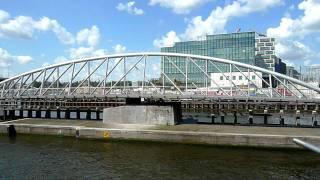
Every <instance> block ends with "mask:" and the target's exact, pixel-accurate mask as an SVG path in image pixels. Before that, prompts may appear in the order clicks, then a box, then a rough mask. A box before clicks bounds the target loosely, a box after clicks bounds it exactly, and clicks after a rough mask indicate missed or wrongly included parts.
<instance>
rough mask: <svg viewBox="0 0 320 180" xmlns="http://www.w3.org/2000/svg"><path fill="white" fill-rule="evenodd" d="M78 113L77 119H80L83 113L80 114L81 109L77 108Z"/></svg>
mask: <svg viewBox="0 0 320 180" xmlns="http://www.w3.org/2000/svg"><path fill="white" fill-rule="evenodd" d="M76 114H77V117H76V119H78V120H79V119H80V115H81V114H80V109H77V110H76Z"/></svg>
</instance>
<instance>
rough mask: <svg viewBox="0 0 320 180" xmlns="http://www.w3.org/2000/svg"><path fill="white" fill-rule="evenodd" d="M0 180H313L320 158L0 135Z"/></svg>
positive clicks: (291, 152) (294, 152) (274, 151)
mask: <svg viewBox="0 0 320 180" xmlns="http://www.w3.org/2000/svg"><path fill="white" fill-rule="evenodd" d="M0 159H1V161H0V172H1V173H0V178H3V179H8V178H10V179H12V178H13V179H21V178H27V179H34V178H42V179H44V178H45V179H57V178H62V179H65V178H71V177H72V178H87V179H88V178H90V179H101V178H112V179H114V178H116V179H142V178H143V179H150V178H152V179H204V178H205V179H209V178H210V179H316V178H319V177H320V156H318V155H317V154H314V153H312V152H308V151H302V150H283V149H282V150H278V149H254V148H234V147H214V146H193V145H181V144H164V143H147V142H107V141H98V140H84V139H82V140H79V139H74V138H66V137H50V136H42V137H41V136H21V135H20V136H18V137H17V138H16V139H15V140H10V139H9V138H8V137H6V136H0Z"/></svg>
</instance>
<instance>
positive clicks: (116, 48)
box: [113, 44, 127, 54]
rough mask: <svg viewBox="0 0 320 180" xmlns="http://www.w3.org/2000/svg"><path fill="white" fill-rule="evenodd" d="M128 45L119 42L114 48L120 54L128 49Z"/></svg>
mask: <svg viewBox="0 0 320 180" xmlns="http://www.w3.org/2000/svg"><path fill="white" fill-rule="evenodd" d="M126 49H127V48H126V47H125V46H123V45H121V44H117V45H115V46H113V50H114V52H115V53H116V54H120V53H123V52H125V51H126Z"/></svg>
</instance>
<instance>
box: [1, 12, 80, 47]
mask: <svg viewBox="0 0 320 180" xmlns="http://www.w3.org/2000/svg"><path fill="white" fill-rule="evenodd" d="M9 17H10V15H9V14H8V13H7V12H5V11H0V36H2V37H15V38H32V37H33V34H34V32H35V31H52V32H53V33H54V34H55V35H56V37H57V38H58V39H59V41H60V42H62V43H64V44H73V43H74V42H75V40H74V37H73V35H72V34H71V33H70V32H68V31H67V30H66V29H65V28H64V27H63V26H61V25H60V24H59V23H58V21H56V20H53V19H49V18H48V17H42V18H41V19H39V20H38V21H37V20H34V19H33V18H32V17H29V16H17V17H15V18H13V19H9Z"/></svg>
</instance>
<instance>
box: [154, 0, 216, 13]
mask: <svg viewBox="0 0 320 180" xmlns="http://www.w3.org/2000/svg"><path fill="white" fill-rule="evenodd" d="M208 1H211V0H150V1H149V4H150V5H151V6H154V5H157V4H159V5H160V6H162V7H165V8H170V9H172V10H173V12H174V13H177V14H187V13H190V11H191V10H192V9H194V8H196V7H199V6H200V5H202V4H204V3H206V2H208Z"/></svg>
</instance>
